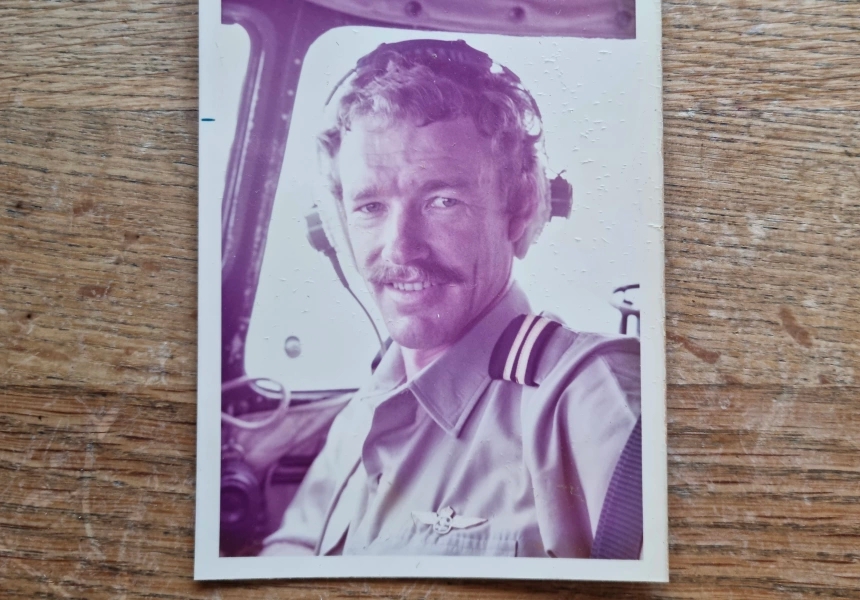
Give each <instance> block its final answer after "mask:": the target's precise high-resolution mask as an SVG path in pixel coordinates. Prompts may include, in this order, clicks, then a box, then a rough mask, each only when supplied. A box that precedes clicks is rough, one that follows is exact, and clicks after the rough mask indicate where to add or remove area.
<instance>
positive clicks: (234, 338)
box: [197, 0, 665, 579]
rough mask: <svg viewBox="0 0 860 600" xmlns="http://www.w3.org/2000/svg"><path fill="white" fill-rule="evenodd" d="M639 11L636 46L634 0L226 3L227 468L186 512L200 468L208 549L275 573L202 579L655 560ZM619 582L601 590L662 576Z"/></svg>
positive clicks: (648, 191)
mask: <svg viewBox="0 0 860 600" xmlns="http://www.w3.org/2000/svg"><path fill="white" fill-rule="evenodd" d="M651 12H652V13H654V11H653V9H652V11H651ZM639 16H640V19H639V28H640V33H639V35H638V36H637V10H636V6H635V3H634V2H633V1H631V0H571V1H568V2H559V1H555V0H554V1H546V0H531V1H529V2H520V3H502V2H497V1H491V0H481V1H477V2H473V3H468V4H463V3H459V2H453V1H452V0H437V1H435V2H413V1H410V2H387V1H384V2H379V3H373V4H369V5H365V3H358V2H354V1H348V0H314V1H309V0H308V1H302V0H296V1H286V0H283V1H275V0H223V1H222V3H221V14H220V23H219V24H218V25H217V26H216V29H217V31H216V33H214V34H213V36H212V37H213V39H214V40H215V42H214V43H213V45H212V46H211V48H212V52H213V54H215V55H216V56H214V57H212V58H211V61H210V62H211V63H214V64H213V66H212V72H213V73H215V74H216V77H215V79H214V82H215V83H213V84H212V85H211V87H207V85H208V84H207V81H208V80H207V79H206V77H205V76H204V75H203V73H204V67H203V66H201V90H202V91H201V115H200V116H201V228H203V227H204V222H205V221H206V216H205V215H204V212H205V211H206V210H207V209H206V206H209V205H212V206H214V204H213V203H212V201H213V200H214V199H216V198H219V193H220V213H221V242H220V245H221V252H220V271H221V293H220V298H221V301H220V332H221V334H220V339H221V348H220V357H221V359H220V406H221V417H220V419H221V426H220V433H219V434H218V436H217V437H218V439H220V456H219V457H218V460H219V464H217V465H216V464H215V461H216V457H215V456H213V455H211V454H209V453H208V452H201V455H200V456H199V458H198V460H199V461H200V466H199V469H200V474H199V479H200V483H199V487H198V494H202V493H204V491H203V490H204V488H205V489H206V490H207V493H210V492H211V491H212V489H213V488H212V485H214V484H213V483H204V482H209V481H210V474H215V473H220V475H218V477H217V479H218V481H219V484H218V486H219V488H220V492H219V493H218V494H217V495H218V497H217V499H215V498H210V499H207V500H201V499H198V548H197V552H198V555H199V554H200V553H206V554H207V555H208V556H210V557H215V556H217V557H220V559H227V558H229V557H244V558H243V560H246V559H247V558H248V557H260V558H259V559H258V560H259V561H261V562H260V564H261V565H262V564H265V565H267V566H266V567H265V568H264V569H263V570H257V571H253V570H252V571H243V572H242V573H244V574H239V575H231V574H229V573H224V574H221V575H216V576H223V577H234V576H275V577H277V576H289V577H301V576H313V573H311V572H308V573H303V572H300V571H299V570H298V569H297V568H296V567H295V565H299V564H307V565H309V564H312V563H306V562H305V563H303V562H298V561H300V560H301V559H300V558H299V557H360V556H377V557H391V560H394V561H397V560H402V559H404V558H405V557H412V556H414V557H445V556H449V557H508V558H515V557H517V558H518V557H530V558H546V559H611V560H617V561H622V562H630V563H631V564H633V563H636V562H640V563H641V562H642V561H643V558H649V557H648V556H646V554H647V552H646V549H647V548H649V547H651V548H657V549H658V550H659V549H660V548H662V546H663V545H665V524H661V523H660V515H664V514H665V489H662V490H661V489H660V486H661V485H662V486H663V487H665V473H664V472H663V471H664V469H665V467H664V466H663V467H660V466H659V461H660V460H661V458H662V461H663V462H664V463H665V440H664V439H663V437H662V436H663V435H664V434H663V433H662V429H661V427H657V428H655V429H649V427H651V426H649V425H648V423H653V424H656V425H659V423H660V422H662V420H663V418H664V416H663V415H664V410H665V408H664V403H663V402H664V401H663V398H662V394H663V385H664V375H663V371H662V369H663V360H664V359H663V356H662V352H663V351H662V335H663V334H662V319H663V315H662V297H661V294H662V235H661V229H660V227H661V223H662V214H661V210H662V200H661V196H660V194H661V191H662V173H661V171H660V165H661V160H660V154H659V144H660V128H661V120H660V114H659V100H660V95H659V89H658V90H657V93H656V94H655V93H654V91H653V89H651V87H652V82H644V83H643V77H646V76H647V77H651V78H653V76H654V74H655V73H656V76H657V81H656V84H657V86H658V87H659V11H657V12H656V13H654V14H651V15H650V17H649V19H644V20H643V19H642V18H641V17H642V15H641V14H640V15H639ZM206 23H207V21H206V15H202V16H201V31H204V30H205V27H206ZM642 23H646V25H647V27H646V30H647V31H650V32H651V33H653V31H654V27H656V28H657V29H656V31H657V34H658V35H657V38H656V42H652V44H654V43H656V46H655V47H654V48H652V49H651V50H653V53H654V56H656V61H655V60H654V57H653V56H650V55H649V54H648V53H645V54H644V55H643V52H642V46H641V43H642ZM649 28H650V29H649ZM637 43H639V44H640V45H639V46H637ZM205 45H206V44H205V43H204V42H201V55H202V57H203V56H205V53H204V52H205V51H204V46H205ZM643 58H646V59H650V62H649V65H650V66H649V67H648V68H643V67H642V60H643ZM204 62H206V61H205V60H204V59H203V58H201V64H202V63H204ZM207 90H211V92H209V91H207ZM207 97H214V99H213V100H212V102H211V104H209V105H207V103H206V98H207ZM207 106H211V107H212V108H211V111H210V112H211V115H212V116H209V113H207ZM207 128H208V129H207ZM207 140H209V142H210V143H208V144H207ZM655 144H656V146H655ZM207 165H208V167H207ZM207 168H208V173H211V179H210V178H209V177H208V176H207ZM203 239H204V238H203V233H202V232H201V240H202V241H201V255H202V256H203V255H205V254H206V250H205V246H206V244H205V242H204V241H203ZM201 260H202V261H203V259H201ZM203 273H204V267H203V266H201V298H202V297H203V295H204V291H203V288H204V287H207V284H206V282H205V276H204V274H203ZM201 311H204V307H203V306H201ZM206 323H207V321H206V318H205V317H203V316H201V344H204V334H203V329H204V328H205V327H206ZM211 324H212V325H213V326H214V325H215V322H214V321H213V322H212V323H211ZM640 348H641V351H640ZM655 350H656V351H655ZM207 353H208V349H205V348H204V349H201V382H203V381H204V380H205V381H207V382H208V381H211V378H210V377H211V374H212V373H210V372H209V370H208V368H210V367H212V365H211V364H207V360H206V359H205V358H204V355H208V354H207ZM649 353H650V354H649ZM209 354H211V355H212V356H214V353H209ZM643 373H645V375H648V374H650V375H651V377H650V378H648V377H646V376H643ZM646 381H647V382H649V383H648V386H649V387H647V388H645V389H643V382H646ZM203 388H204V386H203V384H201V402H204V400H203V397H204V391H203ZM207 402H208V399H207ZM209 405H211V403H210V404H209ZM204 413H205V410H204V408H203V407H202V406H201V415H204ZM201 418H202V417H201ZM206 419H207V421H206V422H207V423H211V420H209V417H208V416H207V417H206ZM643 423H644V425H643ZM200 428H201V440H202V441H201V448H204V447H207V448H208V447H211V446H209V445H208V442H206V441H204V438H206V439H212V440H214V439H215V438H214V437H212V436H211V435H207V433H206V431H207V430H205V428H204V423H203V421H202V420H201V424H200ZM643 438H644V440H645V442H646V446H643ZM649 440H650V441H651V444H652V445H651V446H650V447H649V446H647V443H648V441H649ZM643 450H646V451H645V452H644V453H643ZM643 456H645V459H643ZM649 457H650V458H649ZM655 463H656V465H657V466H654V465H655ZM646 464H650V465H651V466H650V467H646V466H643V465H646ZM649 473H653V475H651V476H650V477H651V478H650V479H649ZM212 481H214V480H212ZM643 489H644V491H645V493H644V495H643ZM648 490H654V491H653V492H652V493H651V497H652V498H656V499H657V500H658V501H660V502H662V504H663V506H662V508H659V509H651V508H649V507H648V503H649V501H648V497H649V491H648ZM216 500H217V507H218V508H217V515H218V517H219V518H218V522H217V523H214V522H209V519H210V518H211V516H212V514H213V513H212V511H210V510H209V508H208V507H210V506H214V505H216V504H215V501H216ZM649 511H651V512H650V513H649ZM649 514H650V515H651V519H650V520H649V518H648V517H649ZM201 527H203V528H205V530H206V531H205V533H201V532H200V529H201ZM213 528H214V529H217V536H213V535H212V534H211V532H212V531H213ZM649 531H650V532H653V537H654V539H647V538H648V532H649ZM203 539H205V540H208V541H207V542H203V543H205V544H207V547H206V548H205V549H204V548H201V540H203ZM213 542H214V543H216V544H217V548H215V547H210V546H211V545H212V543H213ZM660 551H664V550H660ZM213 553H217V554H213ZM655 556H656V555H654V554H653V552H652V556H651V557H650V558H652V559H653V561H654V564H655V565H658V563H660V558H659V556H657V557H656V558H655ZM273 557H290V558H273ZM220 559H219V560H220ZM198 560H199V558H198ZM319 560H332V559H328V558H320V559H319ZM382 560H388V559H382ZM290 561H293V562H292V563H291V562H290ZM431 561H432V559H431ZM213 564H214V563H213ZM225 564H227V563H225ZM237 564H239V563H237ZM242 564H245V565H247V564H248V563H242ZM290 564H292V565H294V566H292V567H291V566H289V565H290ZM313 564H316V563H313ZM337 564H346V565H347V567H345V569H344V570H338V569H335V570H334V571H333V572H331V574H333V575H355V574H359V575H360V574H363V573H364V571H362V569H365V568H366V567H363V566H358V565H359V563H354V564H355V565H356V566H355V567H351V566H349V565H350V564H352V563H337ZM360 564H361V565H366V564H367V563H360ZM416 564H418V563H416ZM431 564H432V562H431ZM475 564H476V568H477V563H475ZM591 564H598V563H591ZM600 564H602V563H600ZM619 564H622V563H621V562H620V563H619ZM649 564H650V563H649ZM439 565H442V563H439ZM243 568H245V567H243ZM601 568H602V567H601ZM649 568H650V567H649ZM635 569H636V568H635V567H634V568H632V569H631V570H630V571H629V573H628V574H624V573H623V572H619V573H617V574H612V575H610V576H608V577H607V576H601V575H599V574H598V575H594V576H595V577H597V576H600V577H602V578H631V579H632V578H659V577H660V574H659V573H657V572H656V571H655V572H654V574H652V575H650V576H648V575H641V573H645V571H642V570H639V571H637V570H635ZM311 570H312V571H313V569H311ZM652 570H653V569H652ZM369 571H370V572H368V573H366V574H367V575H369V576H378V575H380V574H382V575H386V574H387V575H390V574H392V573H394V574H399V573H400V571H396V572H395V571H392V570H390V569H389V570H386V569H384V568H383V569H380V570H379V571H378V572H377V570H375V569H373V568H371V569H369ZM314 572H315V573H317V574H319V573H324V571H319V569H317V570H316V571H314ZM435 572H436V571H433V570H432V568H431V570H429V571H427V572H426V574H430V575H432V574H433V573H435ZM440 572H443V571H440ZM488 572H491V571H487V570H486V568H484V567H480V569H479V570H476V571H474V573H477V575H475V576H488V575H487V573H488ZM542 572H549V571H541V570H540V569H538V570H535V571H532V572H530V574H523V573H516V572H514V573H505V572H504V571H503V570H500V571H499V572H498V573H497V574H491V575H489V576H502V577H504V576H517V577H522V576H528V577H533V576H540V573H542ZM608 572H609V573H612V572H611V571H608ZM402 574H404V575H409V574H410V573H408V572H404V573H402ZM416 574H417V573H416ZM452 574H453V573H452ZM211 576H212V575H208V576H207V578H208V577H211ZM460 576H463V575H462V574H461V575H460ZM465 576H472V575H471V574H469V573H467V574H466V575H465ZM559 577H563V578H570V577H571V576H570V575H559ZM577 577H584V578H588V577H589V576H588V575H585V576H582V575H577Z"/></svg>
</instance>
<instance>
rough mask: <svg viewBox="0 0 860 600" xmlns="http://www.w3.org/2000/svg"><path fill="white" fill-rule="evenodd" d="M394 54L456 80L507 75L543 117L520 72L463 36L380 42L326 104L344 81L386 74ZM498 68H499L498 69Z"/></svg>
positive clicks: (333, 91)
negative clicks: (462, 37)
mask: <svg viewBox="0 0 860 600" xmlns="http://www.w3.org/2000/svg"><path fill="white" fill-rule="evenodd" d="M392 56H402V57H404V58H407V59H409V60H411V61H413V62H415V63H418V64H420V65H423V66H425V67H427V68H428V69H430V70H431V71H433V72H434V73H436V74H437V75H441V76H443V77H447V78H449V79H453V80H455V81H479V80H481V79H485V78H487V77H488V76H492V77H499V76H501V77H504V78H505V79H506V80H507V81H508V82H509V83H510V84H511V86H512V87H515V88H517V89H518V90H519V91H520V92H522V93H523V94H524V95H525V96H526V97H527V98H528V100H529V105H530V108H531V110H532V111H533V112H534V114H535V116H537V118H538V119H540V118H541V114H540V109H539V108H538V105H537V102H535V99H534V98H533V97H532V95H531V93H529V91H528V90H527V89H525V87H523V84H522V81H521V80H520V78H519V77H517V75H516V73H514V72H513V71H511V70H510V69H508V68H507V67H505V66H503V65H500V64H498V63H496V62H493V59H492V58H490V56H489V55H488V54H487V53H485V52H481V51H480V50H476V49H475V48H472V47H471V46H470V45H468V44H467V43H466V42H465V41H463V40H455V41H446V40H434V39H420V40H406V41H403V42H395V43H393V44H380V45H379V46H378V47H377V48H376V50H374V51H373V52H371V53H370V54H367V55H365V56H363V57H361V58H360V59H358V62H357V63H356V65H355V67H354V68H352V69H351V70H350V71H349V72H348V73H347V74H346V75H344V76H343V77H342V78H341V80H340V81H338V82H337V85H335V86H334V89H333V90H332V91H331V93H330V94H329V96H328V98H327V99H326V102H325V103H326V106H328V104H329V103H330V102H331V99H332V98H333V97H334V95H335V94H336V93H337V90H338V89H340V87H341V86H342V85H343V83H344V82H345V81H346V80H347V79H349V78H350V77H352V76H353V75H356V77H362V76H364V75H370V74H372V75H382V74H383V73H385V71H386V70H387V69H388V63H389V62H391V58H392ZM495 69H498V71H496V70H495Z"/></svg>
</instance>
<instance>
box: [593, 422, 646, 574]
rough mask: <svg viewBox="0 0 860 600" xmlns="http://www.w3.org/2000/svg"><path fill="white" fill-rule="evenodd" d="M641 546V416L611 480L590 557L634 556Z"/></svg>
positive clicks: (633, 557)
mask: <svg viewBox="0 0 860 600" xmlns="http://www.w3.org/2000/svg"><path fill="white" fill-rule="evenodd" d="M641 549H642V418H641V417H640V418H639V420H638V421H637V422H636V427H634V428H633V431H632V433H631V434H630V438H629V439H628V441H627V445H626V446H625V447H624V450H623V451H622V452H621V457H620V458H619V459H618V464H617V465H616V466H615V473H614V474H613V475H612V480H611V481H610V482H609V489H608V490H607V492H606V499H605V500H604V501H603V511H602V512H601V513H600V521H599V522H598V523H597V532H596V533H595V535H594V543H593V544H592V546H591V558H614V559H627V560H635V559H637V558H639V552H640V550H641Z"/></svg>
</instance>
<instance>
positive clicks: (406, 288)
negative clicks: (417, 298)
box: [385, 281, 436, 292]
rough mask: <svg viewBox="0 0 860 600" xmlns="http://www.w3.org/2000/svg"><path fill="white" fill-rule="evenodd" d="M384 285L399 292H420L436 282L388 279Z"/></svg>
mask: <svg viewBox="0 0 860 600" xmlns="http://www.w3.org/2000/svg"><path fill="white" fill-rule="evenodd" d="M385 285H386V286H389V287H392V288H394V289H395V290H399V291H401V292H420V291H421V290H426V289H427V288H429V287H432V286H434V285H436V284H435V283H433V282H432V281H409V282H407V281H389V282H387V283H386V284H385Z"/></svg>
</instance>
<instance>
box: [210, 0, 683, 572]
mask: <svg viewBox="0 0 860 600" xmlns="http://www.w3.org/2000/svg"><path fill="white" fill-rule="evenodd" d="M198 6H199V13H200V18H199V23H200V30H199V52H200V67H199V69H200V71H199V76H200V79H199V86H200V87H199V92H200V112H199V118H200V121H201V122H200V126H199V164H200V170H199V175H198V185H199V188H198V189H199V198H200V200H199V238H198V239H199V242H198V244H199V246H198V248H199V271H198V375H197V387H198V400H197V486H196V494H197V497H196V515H195V550H194V579H195V580H235V579H260V578H302V579H313V578H335V577H336V578H347V577H352V578H392V577H394V578H403V577H406V578H424V577H440V578H454V579H463V578H468V579H473V578H474V579H497V578H502V579H546V580H602V581H641V582H665V581H668V578H669V564H668V498H667V454H666V401H665V395H666V375H665V373H666V367H665V335H664V331H665V329H664V324H665V317H664V315H665V293H664V258H663V257H664V238H663V157H662V125H663V120H662V77H661V76H662V70H661V14H660V3H659V2H656V1H655V0H637V2H636V32H637V34H636V39H635V40H630V43H635V44H637V45H638V46H639V56H640V58H641V73H642V78H643V80H644V81H645V82H652V83H648V84H645V85H642V86H641V90H640V91H641V93H642V95H643V102H647V103H648V104H649V105H650V106H653V111H654V118H653V120H651V121H650V122H649V124H648V127H649V128H650V138H651V139H653V140H655V141H656V140H660V146H659V149H658V150H656V149H655V151H654V152H653V153H649V154H648V155H647V156H645V157H643V160H644V161H646V162H648V163H649V164H648V168H647V172H649V173H652V174H653V177H654V178H653V180H651V181H648V182H646V183H645V186H644V188H643V194H645V195H646V196H647V197H646V198H644V200H643V214H642V222H643V224H644V225H643V226H644V227H645V228H646V229H647V231H646V232H645V233H643V236H644V237H645V246H646V250H647V251H646V252H645V254H644V256H643V262H644V273H643V277H642V280H643V281H646V280H647V281H648V282H649V286H648V288H649V289H650V290H651V293H646V294H643V298H642V322H641V337H640V343H641V347H642V353H641V360H642V363H641V369H642V375H643V376H642V380H643V381H645V382H648V383H647V385H643V387H642V405H643V407H647V410H643V411H642V413H643V414H642V425H643V430H642V479H643V511H644V513H643V550H642V558H641V559H640V560H602V559H573V558H557V559H547V558H496V557H493V558H490V557H461V556H456V557H455V556H445V557H435V556H434V557H431V556H417V557H401V556H386V557H374V556H359V557H351V556H350V557H220V556H219V553H218V548H219V531H218V524H219V522H220V511H219V499H220V475H221V473H220V468H221V463H220V455H221V447H220V437H221V422H220V403H221V389H220V384H221V350H220V348H221V332H220V323H221V236H220V232H221V194H220V186H219V182H218V181H217V180H216V179H215V178H212V177H206V176H204V175H205V174H206V173H207V165H209V164H211V160H212V152H211V148H213V144H215V143H216V141H217V140H216V137H217V136H216V135H215V134H214V128H211V127H207V122H205V121H204V119H208V118H211V117H212V116H214V115H215V114H216V112H217V90H218V83H217V82H218V62H217V60H215V58H216V56H217V48H216V38H215V36H216V31H217V27H218V26H219V25H220V22H221V5H220V0H199V3H198Z"/></svg>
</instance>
